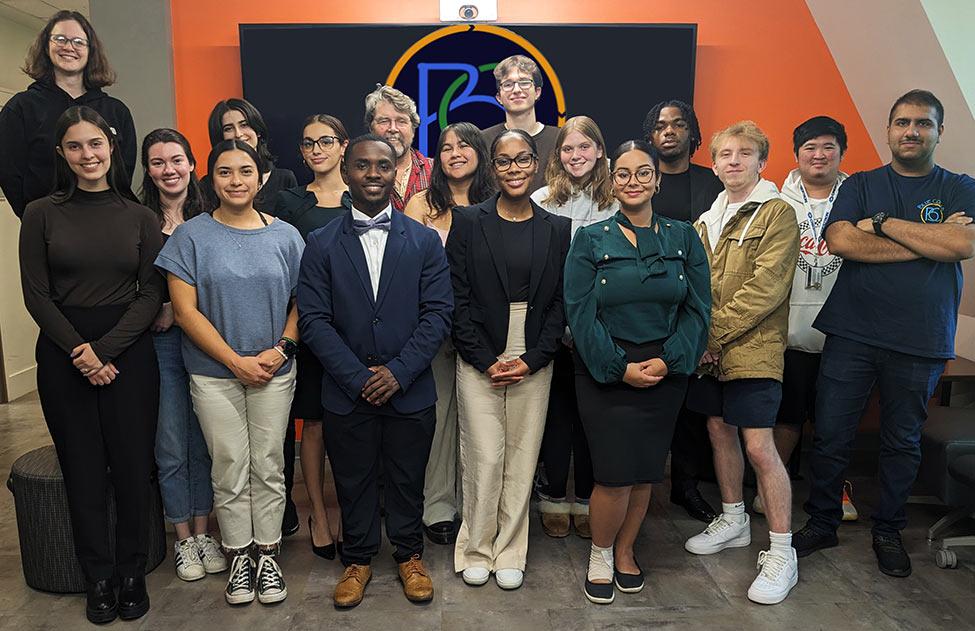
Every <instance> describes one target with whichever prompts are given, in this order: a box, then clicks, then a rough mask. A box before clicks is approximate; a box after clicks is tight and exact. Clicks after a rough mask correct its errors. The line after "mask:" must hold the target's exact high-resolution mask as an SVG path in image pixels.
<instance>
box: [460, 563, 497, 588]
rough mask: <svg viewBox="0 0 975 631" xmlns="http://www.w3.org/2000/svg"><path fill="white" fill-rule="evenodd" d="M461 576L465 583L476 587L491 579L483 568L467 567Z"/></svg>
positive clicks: (489, 573)
mask: <svg viewBox="0 0 975 631" xmlns="http://www.w3.org/2000/svg"><path fill="white" fill-rule="evenodd" d="M462 576H463V577H464V582H465V583H467V584H468V585H474V586H475V587H476V586H478V585H483V584H484V583H487V582H488V579H489V578H491V572H490V571H489V570H488V569H487V568H484V567H469V568H467V569H466V570H464V572H463V574H462Z"/></svg>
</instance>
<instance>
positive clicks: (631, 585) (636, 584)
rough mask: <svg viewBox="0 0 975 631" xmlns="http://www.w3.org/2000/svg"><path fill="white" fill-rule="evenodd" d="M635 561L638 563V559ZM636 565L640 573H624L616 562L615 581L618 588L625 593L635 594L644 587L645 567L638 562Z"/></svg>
mask: <svg viewBox="0 0 975 631" xmlns="http://www.w3.org/2000/svg"><path fill="white" fill-rule="evenodd" d="M633 562H634V563H636V559H634V560H633ZM636 567H637V569H639V570H640V573H639V574H623V573H622V572H620V569H619V568H618V567H616V566H615V564H614V566H613V581H614V582H615V583H616V589H618V590H620V591H621V592H623V593H624V594H635V593H637V592H639V591H640V590H642V589H643V568H641V567H640V564H639V563H636Z"/></svg>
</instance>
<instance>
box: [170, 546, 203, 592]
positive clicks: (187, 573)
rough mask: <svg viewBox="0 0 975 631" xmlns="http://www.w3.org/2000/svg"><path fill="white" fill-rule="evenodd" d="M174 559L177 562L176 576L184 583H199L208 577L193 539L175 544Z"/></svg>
mask: <svg viewBox="0 0 975 631" xmlns="http://www.w3.org/2000/svg"><path fill="white" fill-rule="evenodd" d="M173 559H174V560H175V562H176V576H178V577H180V578H181V579H183V580H184V581H198V580H200V579H201V578H203V577H204V576H206V575H207V573H206V570H205V569H204V567H203V563H202V562H201V561H200V551H199V549H198V548H197V546H196V539H194V538H193V537H189V538H188V539H183V540H182V541H177V542H176V543H175V544H173Z"/></svg>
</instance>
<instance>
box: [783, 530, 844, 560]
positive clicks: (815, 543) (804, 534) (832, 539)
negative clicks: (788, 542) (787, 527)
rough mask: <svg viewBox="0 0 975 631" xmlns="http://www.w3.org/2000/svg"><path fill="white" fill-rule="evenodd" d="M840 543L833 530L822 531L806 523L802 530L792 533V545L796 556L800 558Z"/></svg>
mask: <svg viewBox="0 0 975 631" xmlns="http://www.w3.org/2000/svg"><path fill="white" fill-rule="evenodd" d="M839 544H840V540H839V539H837V538H836V533H835V532H823V531H822V530H819V529H817V528H814V527H812V526H810V525H809V524H806V525H805V526H803V527H802V530H800V531H799V532H795V533H793V534H792V547H793V548H795V549H796V556H797V557H799V558H802V557H804V556H808V555H810V554H812V553H813V552H815V551H816V550H825V549H826V548H835V547H836V546H838V545H839Z"/></svg>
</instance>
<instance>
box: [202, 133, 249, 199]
mask: <svg viewBox="0 0 975 631" xmlns="http://www.w3.org/2000/svg"><path fill="white" fill-rule="evenodd" d="M228 151H243V152H244V153H246V154H247V155H248V157H250V159H251V160H253V161H254V166H256V167H258V168H260V166H261V163H260V160H261V158H260V156H259V155H258V154H257V152H256V151H254V147H251V146H250V145H249V144H247V143H246V142H244V141H243V140H237V139H236V138H234V139H233V140H221V141H220V142H218V143H217V144H215V145H214V146H213V149H211V150H210V155H209V156H208V157H207V173H208V174H209V175H210V186H214V180H215V179H216V178H214V177H213V166H214V165H215V164H216V163H217V158H219V157H220V156H221V155H222V154H225V153H227V152H228ZM258 179H260V174H258ZM216 192H217V191H216V188H214V189H213V193H214V197H216V199H217V206H214V209H216V208H217V207H219V206H220V201H219V200H220V196H219V195H217V194H216ZM254 196H255V197H256V196H257V191H254Z"/></svg>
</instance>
